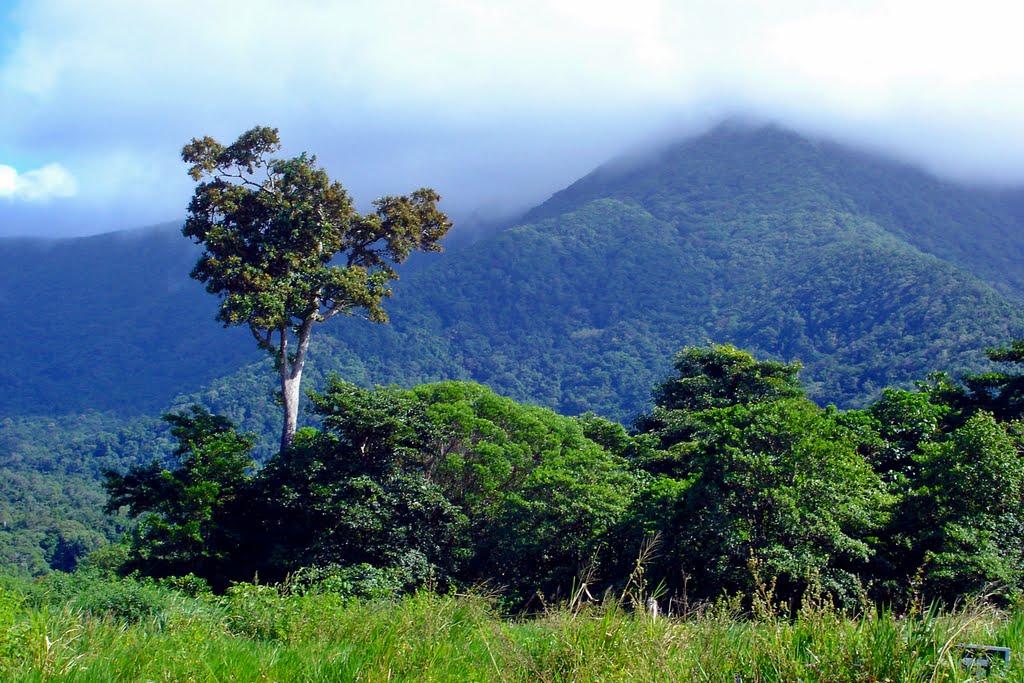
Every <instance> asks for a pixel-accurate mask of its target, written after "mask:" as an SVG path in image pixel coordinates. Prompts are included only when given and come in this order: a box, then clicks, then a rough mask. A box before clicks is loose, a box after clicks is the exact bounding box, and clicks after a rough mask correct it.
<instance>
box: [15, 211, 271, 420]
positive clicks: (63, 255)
mask: <svg viewBox="0 0 1024 683" xmlns="http://www.w3.org/2000/svg"><path fill="white" fill-rule="evenodd" d="M197 255H198V251H197V250H196V248H195V245H193V244H191V243H190V242H189V241H188V240H186V239H185V238H183V237H182V236H181V232H180V226H178V225H175V224H169V225H162V226H156V227H153V228H147V229H142V230H133V231H125V232H118V233H107V234H103V235H96V236H93V237H82V238H75V239H27V238H21V239H0V328H2V329H4V330H7V331H8V334H7V335H6V340H5V351H6V354H7V358H8V362H7V363H4V364H3V366H2V367H0V385H2V386H4V387H6V388H7V391H5V392H2V393H0V416H4V415H63V414H68V413H80V412H85V411H90V410H99V411H116V412H119V413H121V414H127V415H140V414H146V413H150V414H152V413H155V412H157V411H159V410H161V409H163V408H164V407H166V404H167V401H168V400H169V399H170V398H171V397H173V396H174V395H175V394H176V393H178V392H180V391H182V390H183V389H191V388H193V387H199V386H202V385H203V384H205V383H207V382H209V381H210V380H212V379H214V378H216V377H219V376H221V375H224V374H226V373H227V372H230V371H232V370H234V369H235V368H237V367H238V365H239V362H240V361H242V362H252V361H254V360H256V359H258V358H259V354H258V353H257V352H256V350H255V349H253V348H252V347H251V345H249V344H248V341H247V340H246V339H245V336H244V335H241V334H240V332H239V331H238V330H230V331H225V330H223V329H222V327H221V325H220V323H218V322H217V321H215V320H214V315H215V314H216V302H215V301H214V300H213V299H212V298H211V297H210V296H209V295H208V294H206V293H205V292H204V291H203V287H202V286H201V285H200V284H198V283H196V282H193V281H192V280H190V279H189V277H188V273H189V271H190V270H191V268H192V265H193V264H194V263H195V260H196V256H197ZM228 358H230V359H231V361H230V362H227V363H225V359H228Z"/></svg>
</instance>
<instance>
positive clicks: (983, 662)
mask: <svg viewBox="0 0 1024 683" xmlns="http://www.w3.org/2000/svg"><path fill="white" fill-rule="evenodd" d="M956 647H957V649H958V650H960V651H961V652H962V653H963V657H962V658H961V659H960V666H962V667H963V668H965V669H967V670H968V671H969V672H970V673H972V674H974V675H975V676H977V677H979V678H982V677H985V678H987V677H988V672H989V670H990V669H991V668H992V660H993V659H1001V660H1003V663H1004V664H1005V665H1007V666H1008V665H1009V664H1010V648H1008V647H995V646H994V645H971V644H967V643H963V644H960V645H957V646H956Z"/></svg>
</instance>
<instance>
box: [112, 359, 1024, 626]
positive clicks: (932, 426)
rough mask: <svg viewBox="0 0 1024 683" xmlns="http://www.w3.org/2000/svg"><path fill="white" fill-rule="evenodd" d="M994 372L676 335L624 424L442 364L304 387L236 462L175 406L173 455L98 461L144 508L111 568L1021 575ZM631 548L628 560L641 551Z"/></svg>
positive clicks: (913, 589) (781, 576) (843, 591)
mask: <svg viewBox="0 0 1024 683" xmlns="http://www.w3.org/2000/svg"><path fill="white" fill-rule="evenodd" d="M989 355H990V356H991V357H992V358H993V359H994V360H997V361H999V362H1002V363H1006V364H1007V370H1008V371H1007V372H992V373H985V374H981V375H974V376H969V377H965V378H963V379H962V380H961V381H960V382H955V381H953V380H952V378H950V377H949V376H948V375H944V374H939V375H933V376H932V377H930V378H928V379H927V380H924V381H922V382H921V383H920V384H919V387H918V388H917V389H916V390H912V391H908V390H903V389H887V390H885V391H884V392H883V393H882V396H881V397H880V399H879V400H878V401H876V402H874V403H872V404H871V405H869V406H868V407H866V408H864V409H862V410H849V411H839V410H836V409H835V408H831V407H830V408H820V407H818V406H817V405H815V404H814V403H813V402H812V401H810V400H809V399H808V398H807V397H806V395H805V391H804V387H803V386H802V385H801V383H800V381H799V379H798V377H797V374H798V372H799V369H800V367H799V365H798V364H786V363H780V362H777V361H763V360H757V359H755V358H754V357H753V356H751V355H750V354H748V353H746V352H744V351H741V350H739V349H737V348H735V347H733V346H729V345H714V344H712V345H707V346H701V347H689V348H687V349H685V350H684V351H682V352H681V353H680V354H678V355H677V356H676V358H675V363H674V367H675V372H674V373H673V374H672V375H671V376H670V377H669V378H668V379H667V380H666V381H664V382H663V383H661V384H660V385H659V386H658V387H657V388H656V390H655V392H654V407H653V409H652V410H651V411H650V412H649V413H646V414H644V415H643V416H641V417H640V418H639V419H638V420H637V421H636V423H635V425H634V427H633V429H631V430H626V429H625V428H623V427H622V426H621V425H620V424H618V423H615V422H611V421H609V420H606V419H604V418H601V417H598V416H596V415H594V414H592V413H591V414H585V415H582V416H580V417H575V418H570V417H564V416H560V415H558V414H556V413H554V412H553V411H551V410H549V409H546V408H540V407H534V406H526V405H521V404H518V403H516V402H514V401H512V400H511V399H508V398H504V397H501V396H498V395H497V394H495V393H494V392H493V391H491V390H490V389H487V388H485V387H483V386H481V385H478V384H472V383H465V382H442V383H437V384H427V385H420V386H417V387H415V388H413V389H399V388H395V387H390V388H388V387H378V388H376V389H364V388H360V387H358V386H356V385H353V384H351V383H347V382H342V381H341V380H338V379H334V380H332V381H331V382H330V383H329V384H328V386H327V387H326V389H325V391H324V392H323V393H320V394H315V395H314V396H313V397H312V407H313V410H314V411H315V412H316V413H317V414H318V415H320V417H321V420H322V425H321V427H320V428H307V429H305V430H303V431H302V432H301V433H300V434H299V435H298V437H297V439H296V441H295V444H294V445H293V447H292V448H290V449H288V450H286V451H282V452H280V453H278V454H277V455H275V456H273V457H272V458H270V460H269V461H267V462H266V464H265V465H264V466H263V467H261V468H259V469H256V468H255V462H254V461H253V459H252V457H251V449H252V447H253V443H254V440H253V438H252V437H251V436H248V435H245V434H241V433H239V432H237V430H236V429H235V428H234V426H233V425H232V424H231V422H230V421H229V420H227V419H226V418H223V417H221V416H216V415H211V414H210V413H209V412H207V411H206V410H205V409H203V408H201V407H198V406H195V407H193V408H191V409H190V410H187V411H182V412H178V413H173V414H169V415H168V416H167V418H166V419H167V420H168V421H169V422H170V423H171V425H172V429H171V433H172V436H173V437H174V438H175V439H176V441H177V444H178V446H177V448H176V450H175V452H174V457H173V459H172V460H171V462H169V463H159V462H153V463H151V464H147V465H139V466H136V467H133V468H131V469H129V470H128V471H127V472H125V473H117V472H108V473H107V475H106V476H107V478H106V483H105V486H106V488H107V491H108V493H109V496H110V498H109V501H108V503H107V509H108V511H112V512H113V511H117V510H126V511H127V512H128V513H129V514H130V515H132V516H137V517H140V519H141V522H140V523H139V524H138V526H135V527H134V528H133V530H132V532H131V534H130V535H129V537H128V554H127V557H126V560H125V562H124V564H123V565H122V566H123V569H124V570H126V571H139V572H141V573H142V574H143V575H148V576H155V577H172V576H182V575H188V574H191V575H195V576H197V577H199V578H201V579H203V580H204V581H207V582H209V583H210V584H211V585H212V586H213V587H214V588H215V589H218V590H223V589H224V588H226V587H227V586H228V585H230V584H231V582H233V581H247V580H252V578H253V577H255V576H259V577H260V578H261V580H264V581H271V582H275V581H281V580H284V579H285V578H286V577H288V576H291V575H295V574H296V573H301V572H304V571H309V570H310V569H312V570H313V571H314V572H316V576H317V577H319V578H320V579H321V580H330V581H332V582H336V583H337V584H338V585H341V586H347V587H348V588H347V589H346V590H350V591H352V592H353V593H356V594H358V593H359V592H360V591H364V590H367V591H382V590H384V591H389V592H392V593H394V592H404V591H409V590H413V589H415V588H418V587H422V586H431V587H433V588H436V589H438V590H442V591H447V590H456V589H466V588H468V587H470V586H474V585H481V584H488V585H491V586H492V587H493V589H494V590H497V591H499V592H500V594H501V595H503V596H504V599H505V600H507V601H508V604H509V605H512V606H519V607H522V606H523V605H525V604H528V603H529V602H530V601H531V600H533V599H536V598H537V596H538V595H539V596H547V598H549V599H550V598H553V597H557V596H562V597H565V596H566V594H567V592H569V591H571V590H572V589H573V586H576V587H578V586H579V585H580V582H585V583H586V584H587V586H588V588H589V590H590V591H592V592H595V594H596V593H598V592H600V591H603V590H606V589H617V590H621V589H622V588H623V586H624V585H626V584H627V583H628V582H629V580H630V577H631V576H632V575H633V574H634V572H635V570H636V567H637V563H638V562H642V563H643V565H644V572H645V574H644V576H645V580H646V581H647V582H648V583H649V584H650V585H653V586H657V587H658V593H657V594H658V595H659V596H660V597H662V598H664V599H665V600H666V601H670V600H679V601H682V600H687V601H690V600H713V599H715V598H717V597H719V596H721V595H723V594H741V595H750V594H752V593H753V592H754V591H755V589H756V588H757V586H758V585H759V583H761V582H765V581H770V582H771V583H772V587H773V592H774V594H775V595H776V596H777V597H778V598H779V599H782V600H794V599H797V598H799V597H800V596H801V595H803V593H804V592H805V591H806V590H808V588H811V587H813V588H814V590H816V591H824V592H826V593H827V594H829V595H831V596H832V598H833V599H834V600H836V601H837V602H840V603H843V602H845V603H855V602H856V601H857V600H860V599H862V598H863V596H865V595H867V596H870V597H871V598H874V599H876V600H879V601H883V602H892V603H898V604H906V603H907V602H908V601H910V600H912V599H915V598H918V597H921V596H925V597H927V598H928V599H938V600H947V601H952V600H955V599H958V598H962V597H966V596H971V595H974V594H976V593H979V592H981V591H983V590H988V591H991V592H992V593H993V594H998V595H1000V596H1002V598H1003V599H1006V600H1009V599H1011V598H1012V597H1013V596H1015V595H1016V594H1017V593H1018V592H1019V591H1020V590H1021V588H1024V552H1022V551H1021V549H1022V548H1024V526H1022V520H1021V516H1020V508H1021V504H1022V503H1024V460H1022V458H1021V451H1022V446H1024V441H1022V439H1024V431H1022V429H1021V425H1022V424H1024V423H1022V422H1021V421H1020V420H1021V418H1022V416H1024V414H1022V410H1024V375H1021V374H1018V372H1017V371H1018V370H1019V367H1017V366H1019V364H1020V363H1022V362H1024V343H1020V342H1017V343H1014V344H1013V345H1011V346H1009V347H1005V348H997V349H992V350H990V352H989ZM638 558H640V559H638Z"/></svg>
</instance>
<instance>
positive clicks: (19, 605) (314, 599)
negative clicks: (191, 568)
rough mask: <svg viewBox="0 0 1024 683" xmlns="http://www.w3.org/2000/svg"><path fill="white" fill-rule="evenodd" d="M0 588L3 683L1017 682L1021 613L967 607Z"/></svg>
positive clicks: (101, 586)
mask: <svg viewBox="0 0 1024 683" xmlns="http://www.w3.org/2000/svg"><path fill="white" fill-rule="evenodd" d="M0 585H2V586H3V587H0V680H4V681H76V682H78V681H83V682H84V681H97V682H99V681H103V682H108V681H124V682H126V683H127V682H132V683H135V682H137V681H196V682H200V681H201V682H207V681H209V682H213V681H217V682H220V681H282V682H284V681H531V682H534V681H581V682H582V681H609V682H611V681H645V682H648V681H666V682H667V681H721V682H722V683H753V682H768V681H773V682H774V681H779V682H783V681H784V682H800V681H830V682H831V681H835V682H838V681H857V682H860V681H865V682H868V681H890V682H892V683H902V682H911V681H921V682H932V681H962V680H971V675H970V673H969V672H967V671H964V670H963V669H962V667H961V666H960V664H959V659H960V654H959V651H958V649H957V645H958V644H962V643H968V642H970V643H984V644H989V645H999V646H1005V647H1010V648H1012V649H1013V651H1014V657H1015V659H1012V660H1011V663H1010V666H1009V667H1003V666H1001V665H999V666H995V667H993V671H992V673H991V676H990V677H989V680H1013V681H1020V680H1024V666H1022V665H1021V662H1020V661H1019V658H1020V653H1021V652H1024V649H1022V648H1024V613H1022V612H1010V613H1005V612H1000V611H997V610H995V609H994V608H991V607H988V606H985V605H983V604H980V603H979V604H976V605H966V606H963V607H961V608H959V609H955V610H951V611H945V612H940V611H939V610H937V609H924V610H921V609H918V610H913V609H912V610H911V611H910V613H908V614H893V613H891V612H888V611H885V610H877V609H872V610H867V611H863V612H862V613H861V614H859V615H857V616H849V615H845V614H842V613H840V612H839V611H838V610H836V609H833V608H831V607H830V606H829V605H828V604H827V602H824V603H815V602H814V601H808V602H809V604H808V605H805V606H804V607H803V608H802V609H800V610H799V611H798V612H797V613H796V614H795V615H794V614H786V615H785V616H783V615H781V614H779V613H778V612H777V611H776V610H774V609H772V608H770V607H768V603H767V602H766V601H759V600H756V599H755V600H754V602H753V605H752V606H750V603H749V601H748V603H747V604H748V609H747V610H746V611H744V612H742V613H741V612H740V611H739V609H738V607H737V604H738V603H737V602H736V601H734V602H731V603H730V602H728V601H723V602H721V603H720V604H718V605H717V606H709V607H705V608H703V609H700V610H696V611H692V612H691V613H689V614H685V615H681V616H669V617H666V616H657V617H652V616H651V615H649V614H647V613H646V612H644V611H634V610H630V609H628V606H625V605H624V604H623V603H624V602H627V603H628V600H622V599H606V600H604V601H602V602H599V603H594V602H590V603H583V602H579V601H577V602H571V603H568V604H562V605H560V606H557V607H550V608H547V609H544V610H542V611H541V612H540V613H538V614H534V615H531V616H528V617H515V618H509V617H507V616H503V615H501V614H500V613H499V612H498V611H496V609H495V608H494V603H493V601H491V600H489V599H488V598H486V597H477V596H463V595H446V596H441V595H435V594H432V593H429V592H422V593H419V594H416V595H413V596H409V597H405V598H402V599H396V600H351V599H349V600H346V599H343V598H341V597H340V596H338V595H337V594H332V593H327V592H317V591H312V592H306V593H304V594H303V593H301V592H299V591H282V590H280V589H278V588H275V587H269V586H259V585H248V584H243V585H239V586H235V587H234V588H233V589H231V590H230V591H229V592H228V594H226V595H223V596H214V595H212V594H209V593H207V592H202V591H200V592H196V591H194V590H192V591H190V590H188V589H189V588H190V587H189V586H187V585H183V586H179V587H178V588H172V587H168V586H158V585H155V584H151V583H150V584H145V583H137V582H134V581H130V580H121V579H103V580H99V579H89V578H87V577H85V578H83V577H77V576H76V575H64V576H62V577H55V578H54V577H51V578H50V579H48V580H46V581H43V582H35V583H24V582H21V583H19V582H14V581H8V582H6V583H4V584H0ZM183 589H184V590H183Z"/></svg>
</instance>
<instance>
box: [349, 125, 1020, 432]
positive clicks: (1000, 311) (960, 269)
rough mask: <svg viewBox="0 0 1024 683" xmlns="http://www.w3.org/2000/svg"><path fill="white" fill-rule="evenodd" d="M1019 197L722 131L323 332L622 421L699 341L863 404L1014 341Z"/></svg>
mask: <svg viewBox="0 0 1024 683" xmlns="http://www.w3.org/2000/svg"><path fill="white" fill-rule="evenodd" d="M902 193H907V194H906V196H905V198H904V201H903V203H902V204H901V201H900V197H901V196H902ZM1020 197H1021V194H1020V193H1019V192H1018V193H1012V192H1007V191H1002V192H994V191H988V190H980V189H974V188H968V187H960V186H954V185H951V184H949V183H947V182H944V181H940V180H937V179H935V178H932V177H930V176H928V175H927V174H924V173H922V172H920V171H917V170H914V169H912V168H909V167H906V166H901V165H898V164H894V163H892V162H889V161H885V160H877V159H872V158H871V157H868V156H865V155H863V154H860V153H857V152H851V151H848V150H844V149H843V148H840V147H838V146H835V145H832V144H826V143H816V142H812V141H809V140H806V139H804V138H801V137H799V136H797V135H795V134H793V133H788V132H784V131H779V130H776V129H771V128H768V129H759V130H748V129H742V128H736V127H730V126H725V127H721V128H719V129H716V130H715V131H712V132H711V133H709V134H707V135H706V136H704V137H701V138H698V139H695V140H691V141H687V142H684V143H681V144H679V145H676V146H674V147H670V148H667V149H666V150H665V151H663V152H662V153H661V154H658V155H651V156H648V157H646V158H644V159H643V160H642V161H637V160H635V159H634V160H632V161H631V162H630V163H629V164H626V163H625V162H617V163H615V164H612V165H609V166H608V167H605V168H602V169H598V170H597V171H595V172H594V173H593V174H591V175H590V176H588V177H586V178H584V179H582V180H580V181H579V182H578V183H576V184H574V185H572V186H570V187H569V188H566V189H565V190H563V191H561V192H559V193H557V194H556V195H554V196H553V197H552V198H551V199H550V200H549V201H547V202H545V203H544V204H542V205H541V206H539V207H537V208H536V209H534V210H533V211H531V212H530V213H529V214H527V216H526V217H525V218H524V222H523V224H522V225H519V226H517V227H515V228H512V229H510V230H507V231H505V232H503V233H501V234H499V235H497V236H495V237H493V238H491V239H489V240H485V241H481V242H479V243H477V244H475V245H473V246H472V247H470V248H468V249H465V250H462V251H460V252H458V253H455V254H451V255H450V256H449V257H448V258H447V259H445V260H444V261H443V262H440V263H437V264H435V265H434V266H433V267H432V268H428V269H425V270H424V271H422V272H420V273H417V274H416V275H415V276H413V277H410V278H407V279H406V280H405V281H403V282H402V283H400V287H399V288H398V292H397V295H396V298H395V300H394V301H393V302H392V305H391V309H390V310H391V312H392V320H393V325H392V326H390V328H389V329H387V330H382V331H379V332H377V333H375V334H367V333H365V332H363V331H362V330H358V331H356V330H353V329H352V328H341V327H335V328H333V329H332V332H331V333H332V335H333V336H335V337H336V339H337V341H338V342H340V345H341V347H342V348H343V349H347V350H348V351H349V352H350V353H351V358H353V359H354V362H355V363H356V365H357V366H358V367H359V370H357V372H356V374H357V376H361V375H368V376H370V377H375V378H377V379H376V381H378V382H404V381H407V378H408V377H410V376H411V377H414V378H415V380H416V381H425V380H428V379H433V378H435V377H437V376H439V375H443V374H444V373H445V372H446V367H445V366H446V364H447V363H451V362H452V361H454V364H455V366H456V367H455V368H454V370H456V371H458V372H459V376H468V377H469V378H471V379H474V380H476V381H480V382H483V383H485V384H488V385H490V386H492V387H494V388H495V389H496V390H498V391H499V392H503V393H507V394H509V395H511V396H513V397H515V398H518V399H520V400H530V401H536V402H540V403H542V404H544V405H549V406H552V407H555V408H556V409H557V410H560V411H562V412H565V413H578V412H581V411H586V410H595V411H597V412H599V413H602V414H605V415H608V416H612V417H616V418H618V419H625V420H628V419H630V417H631V416H632V415H634V414H636V412H638V411H639V410H641V409H642V407H643V406H644V405H645V404H646V400H647V398H648V396H649V392H650V388H651V386H652V385H653V384H654V383H655V382H657V381H658V380H660V379H661V378H662V377H663V376H664V375H665V373H666V372H667V368H668V363H669V360H670V358H671V356H672V354H673V353H674V352H675V351H677V350H678V349H679V348H680V347H681V346H683V345H685V344H692V343H702V342H704V341H705V340H708V339H710V340H714V341H719V342H731V343H735V344H737V345H739V346H742V347H744V348H748V349H752V350H754V351H756V352H757V353H759V354H762V355H765V356H769V357H776V358H782V359H785V360H793V359H799V360H801V361H802V362H803V363H804V364H805V371H804V374H803V378H804V380H805V382H806V383H807V384H808V386H809V387H810V388H811V394H812V396H813V397H814V398H816V399H817V400H818V401H819V402H822V403H828V402H835V403H837V404H839V405H840V406H847V407H849V406H855V405H862V404H863V403H864V402H866V401H868V400H870V399H871V397H872V396H874V395H875V394H876V393H877V391H878V390H879V389H881V388H882V387H884V386H889V385H894V384H901V383H907V382H908V381H910V380H912V379H916V378H921V377H923V376H924V375H926V374H927V373H928V372H929V371H932V370H934V369H938V368H947V369H951V370H953V371H954V372H957V371H961V370H966V369H968V368H970V367H977V362H978V359H979V358H980V357H981V356H980V353H979V350H980V349H981V348H982V347H984V346H987V345H991V344H995V343H999V342H1000V341H1002V340H1005V339H1007V338H1009V337H1013V336H1017V335H1020V334H1021V332H1022V330H1024V316H1022V314H1021V310H1022V309H1021V306H1020V296H1021V292H1022V291H1024V290H1022V288H1021V283H1022V282H1024V269H1022V267H1021V264H1022V263H1024V261H1022V260H1020V259H1015V258H1014V255H1015V254H1019V253H1020V251H1021V249H1022V246H1024V240H1022V239H1021V237H1020V235H1024V215H1022V214H1021V212H1020V203H1019V202H1020ZM452 371H453V369H447V372H452Z"/></svg>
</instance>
